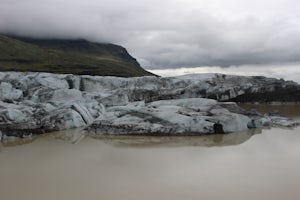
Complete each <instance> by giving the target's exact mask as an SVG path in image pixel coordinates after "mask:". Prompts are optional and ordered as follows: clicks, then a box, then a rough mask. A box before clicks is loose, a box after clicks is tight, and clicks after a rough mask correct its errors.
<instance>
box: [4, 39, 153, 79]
mask: <svg viewBox="0 0 300 200" xmlns="http://www.w3.org/2000/svg"><path fill="white" fill-rule="evenodd" d="M0 71H33V72H51V73H61V74H78V75H99V76H120V77H134V76H149V75H154V74H152V73H150V72H147V71H146V70H144V69H143V68H142V67H141V66H140V65H139V63H138V62H137V60H136V59H135V58H133V57H132V56H131V55H130V54H129V53H128V52H127V50H126V49H125V48H123V47H121V46H118V45H114V44H105V43H95V42H89V41H87V40H83V39H77V40H75V39H70V40H67V39H35V38H27V37H19V36H7V35H6V36H4V35H0Z"/></svg>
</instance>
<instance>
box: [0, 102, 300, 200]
mask: <svg viewBox="0 0 300 200" xmlns="http://www.w3.org/2000/svg"><path fill="white" fill-rule="evenodd" d="M242 107H244V108H247V109H250V108H252V107H256V108H257V109H258V110H260V111H263V112H267V111H270V110H279V111H280V112H282V113H283V114H285V115H286V116H288V117H291V118H293V119H296V120H298V121H300V105H272V106H270V105H242ZM0 144H1V146H0V195H1V200H18V199H22V200H38V199H43V200H53V199H64V200H82V199H89V200H98V199H105V200H110V199H122V200H134V199H137V200H139V199H143V200H150V199H151V200H152V199H153V200H154V199H155V200H156V199H172V200H174V199H175V200H176V199H178V200H179V199H180V200H181V199H189V200H193V199H195V200H196V199H197V200H198V199H205V200H216V199H222V200H227V199H230V200H241V199H243V200H248V199H249V200H253V199H264V200H271V199H272V200H282V199H285V200H295V199H299V197H300V190H299V187H300V173H299V166H300V156H299V155H300V127H296V128H293V129H287V128H285V129H282V128H272V129H262V130H259V129H256V130H251V131H249V132H243V133H232V134H226V135H210V136H199V137H198V136H197V137H196V136H193V137H137V136H122V137H121V136H119V137H117V136H114V137H112V136H110V137H109V136H101V137H99V136H86V135H82V134H80V131H79V130H71V131H66V132H57V133H53V134H48V135H43V136H39V137H35V138H31V139H25V140H14V141H6V142H3V143H0Z"/></svg>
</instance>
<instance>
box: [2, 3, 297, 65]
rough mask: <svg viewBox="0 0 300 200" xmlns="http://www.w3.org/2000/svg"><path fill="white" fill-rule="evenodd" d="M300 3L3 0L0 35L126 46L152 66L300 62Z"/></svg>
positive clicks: (142, 62) (143, 63)
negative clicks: (10, 34)
mask: <svg viewBox="0 0 300 200" xmlns="http://www.w3.org/2000/svg"><path fill="white" fill-rule="evenodd" d="M299 13H300V1H297V0H276V1H271V0H260V1H259V0H244V1H240V0H226V1H222V0H198V1H195V0H164V1H158V0H152V1H148V0H130V1H129V0H127V1H126V0H84V1H83V0H77V1H76V0H63V1H61V0H22V1H20V0H0V32H3V33H15V34H19V35H25V36H34V37H49V38H53V37H55V38H85V39H88V40H92V41H97V42H110V43H117V44H120V45H123V46H125V47H126V48H127V49H128V50H129V52H130V53H131V54H132V55H133V56H134V57H136V58H137V59H138V61H139V62H140V63H141V64H142V66H143V67H145V68H147V69H162V68H181V67H198V66H221V67H228V66H232V65H237V66H239V65H262V64H263V65H265V64H269V65H270V64H280V63H295V62H300V14H299Z"/></svg>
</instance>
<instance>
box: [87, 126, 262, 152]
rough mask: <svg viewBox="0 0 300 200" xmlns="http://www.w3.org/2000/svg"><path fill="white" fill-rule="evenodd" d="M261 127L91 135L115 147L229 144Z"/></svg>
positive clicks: (236, 143)
mask: <svg viewBox="0 0 300 200" xmlns="http://www.w3.org/2000/svg"><path fill="white" fill-rule="evenodd" d="M260 133H261V129H253V130H251V131H247V132H240V133H230V134H216V135H204V136H168V137H159V136H145V137H144V136H95V135H94V136H91V137H92V138H94V139H97V140H101V141H102V142H104V143H106V144H110V145H113V146H117V147H130V148H131V147H138V148H149V147H180V146H203V147H212V146H229V145H239V144H242V143H244V142H245V141H247V140H249V139H250V138H251V137H252V136H253V135H255V134H260Z"/></svg>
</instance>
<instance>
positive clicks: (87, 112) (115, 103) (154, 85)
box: [0, 72, 300, 138]
mask: <svg viewBox="0 0 300 200" xmlns="http://www.w3.org/2000/svg"><path fill="white" fill-rule="evenodd" d="M223 101H236V102H249V101H250V102H272V101H279V102H282V101H284V102H286V101H288V102H299V101H300V86H299V85H298V84H297V83H295V82H292V81H284V80H278V79H273V78H266V77H244V76H230V75H223V74H207V75H190V76H182V77H173V78H172V77H171V78H161V77H154V76H153V77H152V76H148V77H134V78H120V77H100V76H87V75H84V76H77V75H72V74H68V75H61V74H50V73H32V72H0V131H1V135H2V137H1V138H3V135H7V136H17V137H23V136H26V135H31V134H41V133H45V132H50V131H57V130H65V129H70V128H78V127H87V130H89V131H90V132H94V133H97V134H139V135H143V134H169V135H187V134H191V135H196V134H197V135H198V134H211V133H215V132H221V133H223V132H224V133H227V132H235V131H243V130H247V129H248V128H255V127H262V126H272V125H280V126H294V125H296V124H297V123H296V122H294V121H291V120H288V119H286V118H282V117H278V116H263V115H259V114H257V113H254V114H253V113H247V112H246V111H243V110H242V109H241V108H239V107H238V106H237V105H236V104H235V103H229V102H227V103H224V102H223Z"/></svg>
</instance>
